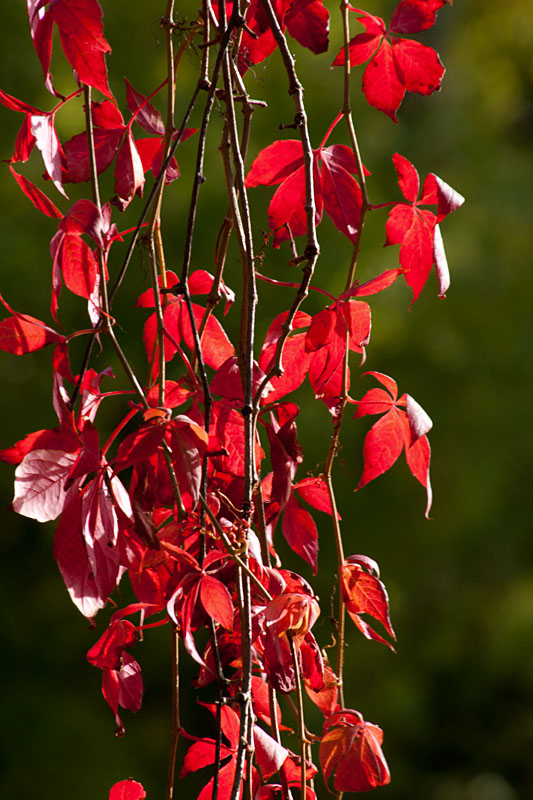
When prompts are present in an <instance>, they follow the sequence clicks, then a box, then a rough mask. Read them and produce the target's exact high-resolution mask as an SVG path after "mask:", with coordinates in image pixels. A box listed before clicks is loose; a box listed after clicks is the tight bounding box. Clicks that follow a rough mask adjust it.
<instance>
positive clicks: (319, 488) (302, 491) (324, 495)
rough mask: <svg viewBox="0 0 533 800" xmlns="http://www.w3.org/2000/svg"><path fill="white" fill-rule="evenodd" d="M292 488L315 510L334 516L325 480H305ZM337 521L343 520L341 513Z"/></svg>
mask: <svg viewBox="0 0 533 800" xmlns="http://www.w3.org/2000/svg"><path fill="white" fill-rule="evenodd" d="M292 488H293V489H294V491H295V492H297V493H298V495H299V496H300V497H301V498H302V500H305V502H306V503H309V505H310V506H313V508H316V509H318V511H324V513H325V514H333V509H332V507H331V500H330V496H329V492H328V487H327V485H326V482H325V481H324V479H323V478H321V477H318V478H304V479H303V480H301V481H298V483H295V484H294V486H293V487H292ZM337 519H342V517H341V515H340V514H339V513H337Z"/></svg>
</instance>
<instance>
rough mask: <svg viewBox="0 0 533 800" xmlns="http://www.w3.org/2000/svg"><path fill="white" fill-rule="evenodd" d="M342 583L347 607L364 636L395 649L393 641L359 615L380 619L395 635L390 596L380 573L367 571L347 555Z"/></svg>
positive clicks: (389, 632) (394, 637) (390, 634)
mask: <svg viewBox="0 0 533 800" xmlns="http://www.w3.org/2000/svg"><path fill="white" fill-rule="evenodd" d="M363 563H364V562H363ZM364 566H365V567H366V564H364ZM341 587H342V596H343V599H344V604H345V606H346V611H347V612H348V614H349V615H350V617H351V618H352V620H353V621H354V623H355V625H356V626H357V628H359V630H360V631H361V633H362V634H363V636H365V637H366V638H367V639H374V640H375V641H377V642H383V644H386V645H388V647H390V648H391V650H394V648H393V647H392V645H391V644H390V642H388V641H387V640H386V639H384V638H383V637H382V636H380V635H379V634H378V633H376V631H374V630H373V629H372V628H371V627H370V625H369V624H368V623H367V622H366V621H365V620H364V619H362V618H361V616H360V615H361V614H368V615H369V616H371V617H373V618H374V619H377V620H378V622H381V624H382V625H383V627H384V628H385V630H386V631H387V633H388V634H389V636H391V637H392V638H393V639H396V636H395V634H394V631H393V629H392V625H391V621H390V616H389V598H388V595H387V591H386V589H385V586H384V585H383V583H382V582H381V581H380V580H379V577H378V576H376V575H373V574H371V573H370V572H366V571H365V570H364V569H363V567H362V566H361V564H360V563H359V562H358V561H356V562H354V561H353V560H350V559H346V561H345V562H344V564H343V566H342V573H341Z"/></svg>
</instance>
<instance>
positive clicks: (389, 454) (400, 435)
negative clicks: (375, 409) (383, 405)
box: [358, 408, 404, 489]
mask: <svg viewBox="0 0 533 800" xmlns="http://www.w3.org/2000/svg"><path fill="white" fill-rule="evenodd" d="M403 446H404V430H403V424H402V419H401V417H400V415H399V413H398V411H397V410H396V409H395V408H392V409H391V410H390V411H388V412H387V413H386V414H384V416H383V417H381V419H378V421H377V422H375V423H374V425H372V427H371V428H370V430H369V432H368V433H367V435H366V438H365V443H364V446H363V457H364V460H365V466H364V469H363V474H362V476H361V480H360V481H359V486H358V488H359V489H360V488H361V487H363V486H365V485H366V484H367V483H368V482H369V481H372V480H374V478H377V477H378V475H382V474H383V473H384V472H386V471H387V470H388V469H390V468H391V467H392V465H393V464H394V463H395V462H396V461H397V460H398V458H399V456H400V453H401V452H402V450H403Z"/></svg>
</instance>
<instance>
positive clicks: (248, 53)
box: [227, 0, 329, 74]
mask: <svg viewBox="0 0 533 800" xmlns="http://www.w3.org/2000/svg"><path fill="white" fill-rule="evenodd" d="M273 5H274V13H275V14H276V16H277V18H278V22H279V24H280V27H281V29H282V31H285V28H286V27H287V28H288V30H289V33H290V35H291V36H292V37H293V38H294V39H296V41H297V42H299V44H301V45H302V46H303V47H307V48H308V49H309V50H311V51H312V52H313V53H323V52H325V51H326V50H327V49H328V33H329V13H328V11H327V9H326V8H325V7H324V5H323V4H322V0H281V2H275V3H274V4H273ZM231 9H232V5H231V4H227V13H228V15H229V14H231ZM245 21H246V27H245V29H244V31H243V33H242V37H241V43H240V47H239V60H238V64H239V70H240V72H241V74H244V73H245V72H246V70H247V69H248V68H249V67H250V66H252V65H253V64H260V63H261V62H262V61H264V60H265V58H268V56H269V55H270V54H271V53H272V52H273V51H274V50H275V49H276V40H275V38H274V35H273V33H272V30H271V27H270V24H269V22H268V18H267V16H266V13H265V11H264V9H263V6H262V4H261V2H260V0H252V2H251V3H250V5H249V7H248V9H247V11H246V17H245Z"/></svg>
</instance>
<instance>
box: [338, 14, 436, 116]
mask: <svg viewBox="0 0 533 800" xmlns="http://www.w3.org/2000/svg"><path fill="white" fill-rule="evenodd" d="M446 2H447V0H432V2H431V3H422V2H421V0H403V1H402V2H401V3H400V4H399V6H398V7H397V8H396V10H395V12H394V13H393V16H392V20H391V24H390V26H389V27H388V28H387V27H386V25H385V22H384V21H383V20H382V19H381V17H377V16H373V15H372V14H369V13H368V12H366V11H361V10H360V9H357V8H353V7H352V6H349V9H350V11H354V12H355V13H356V14H358V15H359V16H358V17H357V21H358V22H359V23H360V24H361V25H362V26H363V27H364V28H365V31H366V32H365V33H359V34H357V36H355V37H354V38H353V39H352V40H351V41H350V43H349V58H350V64H351V66H357V65H359V64H363V63H364V62H365V61H369V63H368V65H367V67H366V69H365V71H364V73H363V92H364V95H365V97H366V99H367V101H368V102H369V103H370V105H372V106H374V107H375V108H377V109H378V110H379V111H383V112H384V113H385V114H387V115H388V116H389V117H390V118H391V119H392V120H393V121H394V122H398V119H397V117H396V112H397V111H398V108H399V107H400V105H401V103H402V100H403V98H404V96H405V93H406V92H417V93H418V94H422V95H428V94H432V93H433V92H434V91H436V90H437V89H439V88H440V84H441V81H442V76H443V75H444V67H443V66H442V63H441V61H440V59H439V57H438V55H437V53H436V52H435V51H434V50H433V49H432V48H431V47H427V46H426V45H423V44H421V43H420V42H417V41H414V40H412V39H404V38H400V37H395V36H393V35H392V34H398V33H418V32H419V31H422V30H425V29H426V28H429V27H430V26H431V25H433V24H434V22H435V16H436V12H437V11H438V9H439V8H441V7H442V6H443V5H445V3H446ZM369 59H370V60H369ZM344 63H345V51H344V48H343V49H342V50H341V51H340V52H339V54H338V55H337V57H336V59H335V60H334V62H333V65H332V66H338V65H342V64H344Z"/></svg>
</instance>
